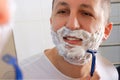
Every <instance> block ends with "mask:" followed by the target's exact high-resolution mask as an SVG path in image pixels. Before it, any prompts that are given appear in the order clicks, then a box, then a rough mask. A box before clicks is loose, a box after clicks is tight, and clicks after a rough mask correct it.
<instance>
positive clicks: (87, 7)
mask: <svg viewBox="0 0 120 80" xmlns="http://www.w3.org/2000/svg"><path fill="white" fill-rule="evenodd" d="M80 8H86V9H91V10H94V9H93V7H92V6H90V5H87V4H81V5H80Z"/></svg>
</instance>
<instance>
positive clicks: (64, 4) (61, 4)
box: [55, 1, 69, 7]
mask: <svg viewBox="0 0 120 80" xmlns="http://www.w3.org/2000/svg"><path fill="white" fill-rule="evenodd" d="M58 6H69V5H68V4H67V3H66V2H63V1H62V2H59V3H58V4H56V6H55V7H58Z"/></svg>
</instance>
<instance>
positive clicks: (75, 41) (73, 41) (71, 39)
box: [63, 36, 83, 45]
mask: <svg viewBox="0 0 120 80" xmlns="http://www.w3.org/2000/svg"><path fill="white" fill-rule="evenodd" d="M63 40H64V41H65V42H67V43H69V44H74V45H80V44H81V42H82V41H83V40H82V39H81V38H76V37H73V36H66V37H63Z"/></svg>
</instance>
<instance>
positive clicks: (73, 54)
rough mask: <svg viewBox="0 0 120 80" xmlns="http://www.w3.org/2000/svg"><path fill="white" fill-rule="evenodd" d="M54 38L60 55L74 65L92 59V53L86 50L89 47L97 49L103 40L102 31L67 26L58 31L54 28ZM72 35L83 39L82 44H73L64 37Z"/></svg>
mask: <svg viewBox="0 0 120 80" xmlns="http://www.w3.org/2000/svg"><path fill="white" fill-rule="evenodd" d="M51 31H52V32H51V33H52V38H53V42H54V44H55V45H56V48H57V49H58V52H59V55H61V56H63V57H64V59H65V60H66V61H67V62H69V63H71V64H74V65H83V64H85V63H86V62H88V61H89V60H90V54H89V53H87V52H86V51H87V50H88V49H94V50H96V49H97V48H98V46H99V45H100V42H101V37H102V36H101V35H102V32H100V33H101V34H100V33H97V32H96V33H94V34H91V33H89V32H87V31H84V30H74V31H72V30H70V29H68V28H66V27H62V28H60V29H59V30H58V31H57V32H55V31H54V30H53V29H52V30H51ZM66 36H71V37H76V38H77V39H82V45H72V44H69V43H67V42H65V41H64V40H63V37H66Z"/></svg>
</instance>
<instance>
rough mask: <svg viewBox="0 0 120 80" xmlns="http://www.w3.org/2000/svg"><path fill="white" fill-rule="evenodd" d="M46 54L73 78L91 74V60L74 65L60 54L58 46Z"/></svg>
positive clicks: (65, 73) (56, 65) (57, 66)
mask: <svg viewBox="0 0 120 80" xmlns="http://www.w3.org/2000/svg"><path fill="white" fill-rule="evenodd" d="M45 54H46V56H47V57H48V59H49V60H50V61H51V63H52V64H53V65H54V66H55V67H56V68H57V69H58V70H59V71H60V72H61V73H63V74H64V75H66V76H69V77H72V78H82V77H86V76H89V74H90V69H91V60H90V61H89V62H87V63H86V64H84V65H81V66H77V65H72V64H70V63H68V62H67V61H65V60H64V59H63V57H62V56H60V55H59V54H58V51H57V50H56V48H53V49H50V50H47V51H45Z"/></svg>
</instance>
